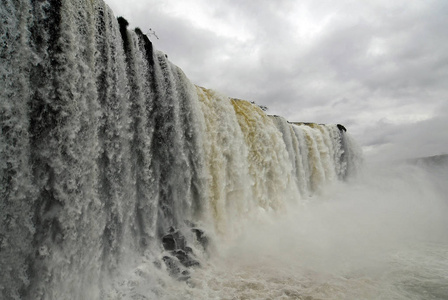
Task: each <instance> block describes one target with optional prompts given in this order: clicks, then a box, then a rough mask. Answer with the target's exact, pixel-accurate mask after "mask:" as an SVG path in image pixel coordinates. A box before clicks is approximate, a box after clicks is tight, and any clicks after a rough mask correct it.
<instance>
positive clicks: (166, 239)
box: [162, 234, 176, 251]
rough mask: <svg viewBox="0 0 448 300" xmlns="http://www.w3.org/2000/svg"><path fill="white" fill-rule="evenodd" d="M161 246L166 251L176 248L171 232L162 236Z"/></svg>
mask: <svg viewBox="0 0 448 300" xmlns="http://www.w3.org/2000/svg"><path fill="white" fill-rule="evenodd" d="M162 245H163V248H164V249H165V250H167V251H170V250H174V249H176V241H175V240H174V236H173V235H172V234H167V235H164V236H163V237H162Z"/></svg>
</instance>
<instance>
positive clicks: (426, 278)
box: [112, 163, 448, 300]
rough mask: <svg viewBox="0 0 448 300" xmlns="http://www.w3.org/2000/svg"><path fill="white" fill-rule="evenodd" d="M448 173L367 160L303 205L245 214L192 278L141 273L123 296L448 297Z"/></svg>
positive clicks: (446, 168) (441, 169)
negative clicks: (349, 177) (182, 279)
mask: <svg viewBox="0 0 448 300" xmlns="http://www.w3.org/2000/svg"><path fill="white" fill-rule="evenodd" d="M447 178H448V165H444V166H430V167H429V166H428V165H415V164H408V163H394V164H391V165H380V166H366V167H365V168H364V169H363V171H362V172H361V174H360V175H359V176H358V177H357V178H355V179H353V180H350V181H349V182H343V183H341V182H338V183H335V184H333V185H332V186H330V187H328V189H326V190H325V191H323V192H322V194H320V195H317V196H314V197H311V198H309V199H308V201H307V202H306V203H304V204H303V205H299V206H291V207H288V209H287V211H285V212H283V213H282V214H281V215H278V214H264V215H260V216H259V217H258V218H257V219H255V220H247V222H244V223H241V224H240V225H241V226H242V227H244V230H242V232H241V233H240V234H239V235H238V236H237V237H235V238H233V239H232V240H220V241H217V242H216V243H215V248H214V249H213V250H210V257H209V258H208V259H207V260H204V264H203V266H202V267H201V268H198V269H195V270H194V272H193V273H192V277H191V279H190V280H188V281H187V282H177V281H172V280H170V279H169V278H165V279H164V280H162V279H161V278H160V277H159V279H158V280H159V281H151V282H152V283H151V284H154V285H153V289H151V288H150V286H148V282H149V281H148V278H149V276H142V277H139V276H136V277H134V280H131V281H129V282H127V283H126V284H124V285H123V286H122V290H121V292H122V294H121V296H122V297H123V298H125V299H140V298H138V296H137V295H139V294H140V293H141V294H140V295H141V296H142V298H141V299H146V296H149V295H151V296H149V297H148V299H307V300H311V299H316V300H317V299H403V300H404V299H415V300H421V299H440V300H442V299H448V284H447V282H448V232H447V230H446V229H447V228H448V197H447V195H448V193H447V192H448V187H447V186H446V185H445V182H446V179H447ZM150 269H152V266H151V264H143V265H141V266H140V271H142V272H143V273H144V272H145V270H146V272H150V271H149V270H150ZM131 290H132V291H131ZM115 295H117V294H115ZM136 296H137V297H136ZM112 298H113V297H112Z"/></svg>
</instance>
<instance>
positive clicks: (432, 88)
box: [106, 0, 448, 160]
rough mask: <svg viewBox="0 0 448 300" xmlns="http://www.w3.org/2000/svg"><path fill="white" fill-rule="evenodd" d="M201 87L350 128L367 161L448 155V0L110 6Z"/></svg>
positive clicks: (146, 1)
mask: <svg viewBox="0 0 448 300" xmlns="http://www.w3.org/2000/svg"><path fill="white" fill-rule="evenodd" d="M106 3H107V4H109V6H110V7H111V8H112V10H113V11H114V13H115V15H116V16H123V17H124V18H126V19H127V20H128V21H129V23H130V28H134V27H140V28H141V29H142V31H143V32H146V33H148V34H150V33H151V30H150V28H151V29H152V30H153V31H154V32H155V34H156V35H157V36H158V38H159V39H157V38H156V37H155V36H154V35H151V36H150V39H151V40H152V41H153V43H154V45H155V47H156V48H157V49H159V50H161V51H163V52H165V53H166V54H167V55H168V57H169V59H170V60H171V61H172V62H173V63H175V64H176V65H178V66H179V67H181V68H182V70H183V71H184V72H185V74H186V75H187V76H188V77H189V78H190V80H191V81H192V82H193V83H194V84H197V85H200V86H204V87H207V88H211V89H215V90H217V91H220V92H222V93H223V94H225V95H227V96H230V97H235V98H240V99H246V100H251V101H255V102H257V103H258V104H262V105H266V106H267V107H268V108H269V110H268V113H269V114H277V115H281V116H284V117H285V118H286V119H287V120H289V121H297V122H300V121H303V122H317V123H341V124H343V125H345V126H346V127H347V129H348V131H349V133H351V134H352V136H354V138H355V139H356V140H357V141H358V143H359V144H360V145H361V146H362V147H363V149H364V153H365V155H366V157H370V158H371V159H375V160H376V159H379V158H383V157H389V158H393V159H397V158H409V157H418V156H430V155H438V154H442V153H448V1H446V0H421V1H420V0H393V1H391V0H363V1H356V0H351V1H349V0H347V1H345V0H300V1H298V0H275V1H274V0H257V1H255V0H213V1H212V0H163V1H162V0H127V1H123V0H106Z"/></svg>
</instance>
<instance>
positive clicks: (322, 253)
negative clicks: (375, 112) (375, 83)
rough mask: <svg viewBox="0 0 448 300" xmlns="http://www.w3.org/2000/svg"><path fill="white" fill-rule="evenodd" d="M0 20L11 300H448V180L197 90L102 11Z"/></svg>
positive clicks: (1, 237) (320, 128) (26, 12)
mask: <svg viewBox="0 0 448 300" xmlns="http://www.w3.org/2000/svg"><path fill="white" fill-rule="evenodd" d="M0 16H1V18H2V20H5V21H4V22H2V23H1V24H0V25H1V27H0V33H1V34H0V36H1V43H2V48H1V55H0V58H1V64H0V76H1V78H2V81H1V82H0V84H1V85H0V96H1V101H0V109H1V116H0V117H1V118H0V125H1V130H2V131H1V133H2V134H1V135H0V155H1V156H0V178H1V181H0V193H1V194H0V195H1V199H0V200H1V202H0V208H1V209H0V225H1V226H0V267H1V270H2V272H1V273H0V296H2V297H3V298H5V299H58V300H60V299H213V298H215V299H276V298H280V299H281V298H282V297H283V298H285V299H301V298H303V299H306V297H308V299H350V298H352V299H359V298H363V297H364V298H366V299H375V298H378V299H384V298H392V299H395V298H396V299H409V298H411V299H412V298H414V299H419V297H420V296H421V295H422V294H421V293H424V289H425V288H427V289H429V290H430V291H428V293H432V294H433V295H434V297H435V296H437V295H442V296H440V297H439V298H440V299H443V297H444V296H446V295H447V293H446V290H444V287H443V285H441V282H443V280H445V279H446V270H447V268H446V251H445V250H443V249H445V248H444V247H445V246H446V235H445V233H444V230H442V228H446V225H447V224H446V221H445V219H446V216H447V212H446V196H445V195H446V187H445V185H444V180H445V179H446V172H445V171H442V170H444V169H438V170H437V171H435V170H433V169H429V171H428V170H426V169H420V168H416V167H410V166H401V165H388V166H383V167H381V168H377V169H371V168H367V169H366V170H364V172H361V173H359V171H358V168H359V165H360V159H361V154H360V153H359V148H358V147H357V146H356V143H355V142H354V141H353V140H352V139H351V137H350V135H348V134H347V133H345V132H344V131H343V130H342V129H340V128H338V126H336V125H318V124H301V123H293V124H292V123H288V122H287V121H286V120H284V119H283V118H281V117H274V116H267V115H266V114H265V113H264V112H263V111H262V110H261V109H260V108H258V107H257V106H256V105H253V104H251V103H249V102H247V101H243V100H236V99H229V98H228V97H226V96H223V95H220V94H219V93H217V92H214V91H212V90H207V89H204V88H200V87H197V86H194V85H193V84H192V83H191V82H190V81H189V80H188V79H187V78H186V76H185V75H184V74H183V72H182V71H181V70H180V69H179V68H177V67H176V66H175V65H173V64H172V63H171V62H170V61H169V60H168V59H167V57H166V56H165V55H164V54H163V53H161V52H159V51H156V50H153V49H152V45H151V44H150V42H149V40H147V39H146V37H145V36H144V35H142V34H141V32H138V31H131V30H128V29H126V26H125V25H124V23H121V26H120V25H119V24H118V22H117V21H116V19H115V18H114V16H113V13H112V12H111V11H110V10H109V9H108V8H107V7H106V6H105V5H104V3H103V2H102V1H100V0H98V1H83V0H71V1H61V2H59V1H42V2H37V1H20V2H18V1H4V2H2V4H1V6H0ZM122 22H123V20H122ZM357 172H358V173H359V175H358V177H354V175H356V173H357ZM437 172H438V173H437ZM341 180H348V181H344V182H343V181H341ZM193 223H194V224H193ZM170 227H174V229H172V230H179V231H177V232H178V233H180V234H181V235H182V236H183V237H184V240H185V242H186V245H187V246H188V247H189V248H191V251H192V254H190V257H189V258H190V259H191V261H194V262H196V261H199V262H200V263H201V267H189V266H186V265H182V264H181V262H180V258H179V257H177V256H175V253H174V252H173V251H172V249H171V250H170V249H167V248H166V247H165V246H164V245H163V243H162V240H163V237H165V236H166V235H167V234H168V233H169V232H171V231H170V230H171V229H170ZM191 227H195V228H196V227H198V228H199V229H200V230H202V231H203V232H205V235H206V236H207V237H208V239H209V245H208V246H207V247H205V248H206V249H205V250H204V248H203V246H202V245H201V243H200V241H199V240H198V239H197V238H196V237H195V234H194V231H192V228H191ZM196 229H197V228H196ZM176 243H180V242H179V241H177V242H176ZM176 247H177V248H176V249H175V250H182V251H184V250H185V251H186V249H187V247H186V246H185V245H183V246H178V245H176ZM444 251H445V252H444ZM166 258H169V259H171V261H174V262H175V263H174V265H175V267H173V266H170V264H169V263H166ZM191 261H190V262H191ZM177 267H179V268H180V270H179V271H176V268H177ZM420 269H421V270H423V271H422V272H423V273H419V272H420V271H418V270H420ZM180 271H185V272H186V273H185V274H187V275H185V274H182V275H185V276H184V277H182V276H180V275H179V273H180ZM176 272H177V273H176ZM188 273H189V275H188ZM169 274H171V275H172V276H170V275H169ZM180 277H182V278H180ZM431 286H432V287H434V289H431V288H429V287H431ZM384 293H386V294H384ZM360 295H364V296H360ZM384 295H385V296H384ZM443 295H444V296H443ZM383 296H384V297H383ZM310 297H311V298H310ZM406 297H407V298H406ZM428 297H429V296H428ZM429 299H431V298H429ZM435 299H437V298H435Z"/></svg>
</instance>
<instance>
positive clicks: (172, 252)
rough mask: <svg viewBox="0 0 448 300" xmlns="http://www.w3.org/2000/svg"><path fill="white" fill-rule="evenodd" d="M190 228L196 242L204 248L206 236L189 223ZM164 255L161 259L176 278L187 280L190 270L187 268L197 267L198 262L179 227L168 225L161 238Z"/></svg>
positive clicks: (205, 246) (206, 244)
mask: <svg viewBox="0 0 448 300" xmlns="http://www.w3.org/2000/svg"><path fill="white" fill-rule="evenodd" d="M190 225H191V227H190V230H191V232H192V233H193V236H194V237H195V238H196V240H197V242H198V243H199V244H200V245H201V246H202V247H203V248H204V250H205V249H206V248H207V246H208V238H207V236H206V235H205V233H204V231H203V230H202V229H199V228H197V227H194V226H193V224H190ZM161 241H162V246H163V249H164V250H165V252H166V253H165V255H164V256H163V258H162V260H163V262H164V263H165V265H166V267H167V269H168V272H169V273H170V275H171V276H173V277H175V278H177V279H178V280H187V279H189V278H190V272H189V271H188V269H187V268H191V267H199V266H200V263H199V261H198V260H197V257H196V255H195V254H194V253H193V249H192V248H191V247H189V246H188V245H187V242H186V238H185V236H184V235H183V234H182V232H181V231H180V230H179V229H176V228H174V227H170V228H169V229H168V231H167V232H166V233H165V235H163V236H162V238H161Z"/></svg>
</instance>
